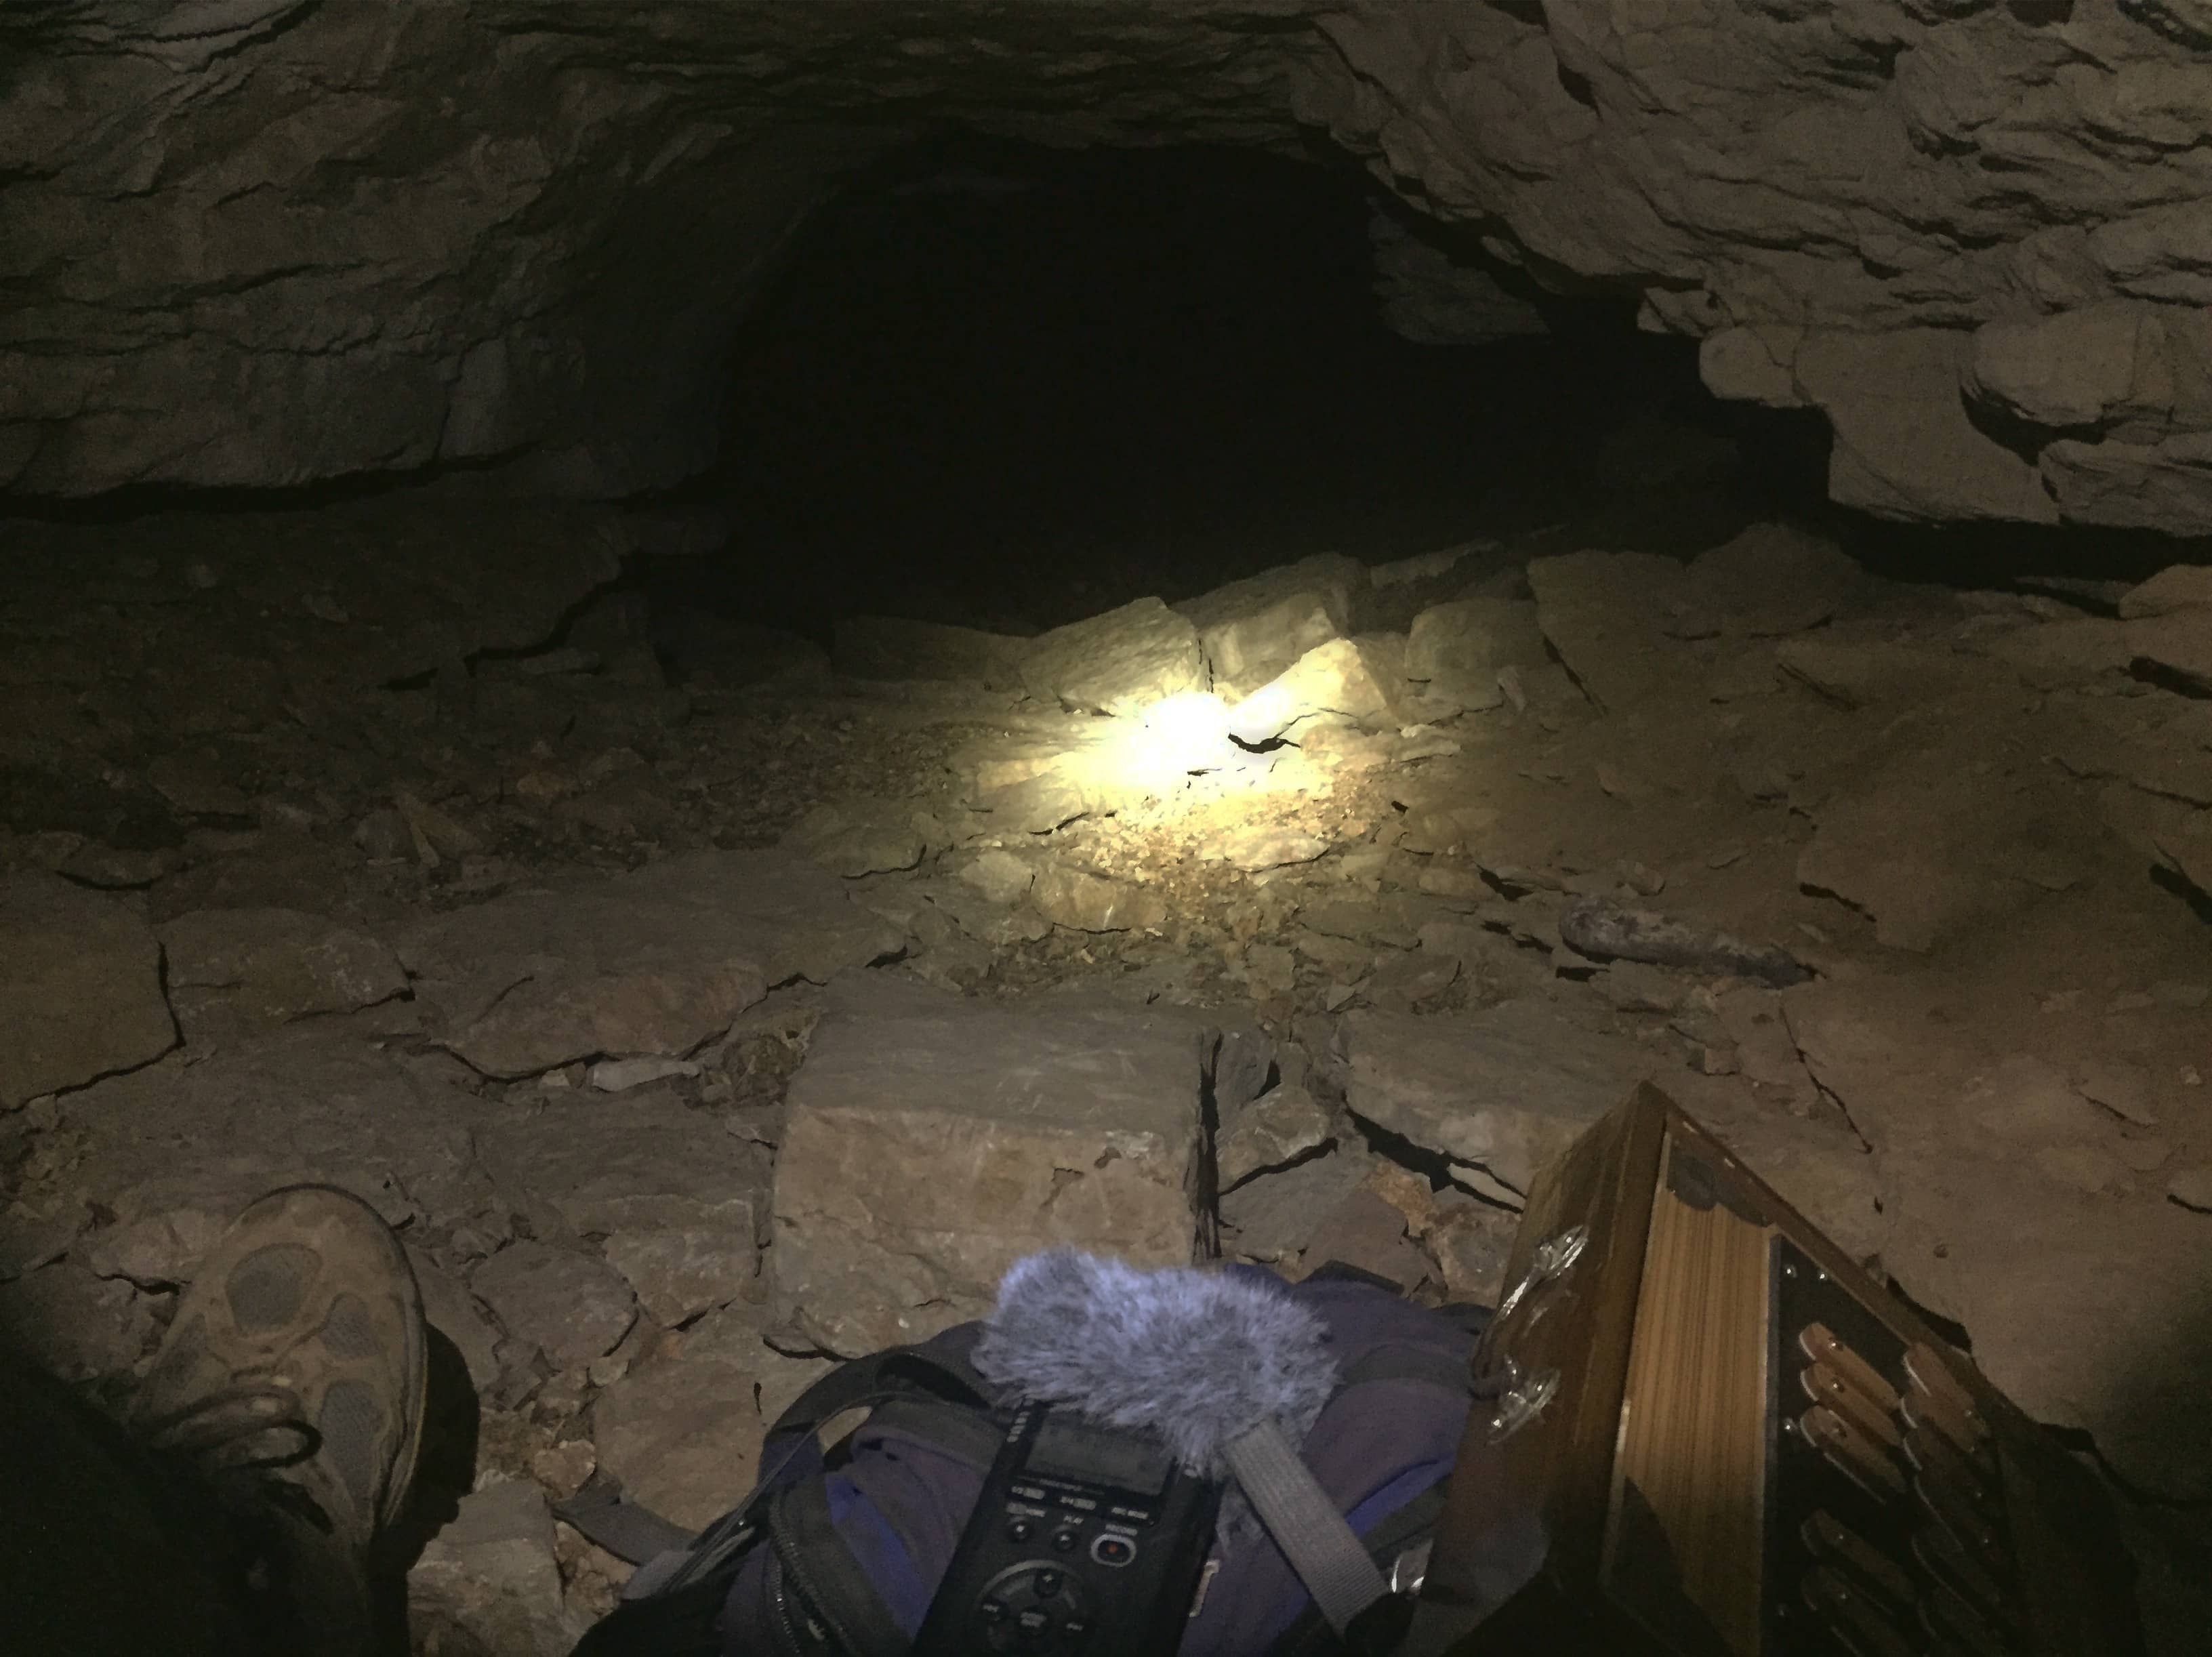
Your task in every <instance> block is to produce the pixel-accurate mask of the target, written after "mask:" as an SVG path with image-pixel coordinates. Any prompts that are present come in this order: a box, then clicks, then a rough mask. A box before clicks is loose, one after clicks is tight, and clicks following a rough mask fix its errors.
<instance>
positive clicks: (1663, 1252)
mask: <svg viewBox="0 0 2212 1657" xmlns="http://www.w3.org/2000/svg"><path fill="white" fill-rule="evenodd" d="M1506 1282H1507V1283H1508V1284H1511V1285H1514V1287H1512V1288H1511V1289H1510V1290H1509V1291H1508V1294H1507V1296H1506V1297H1505V1301H1504V1304H1502V1305H1501V1307H1500V1308H1499V1313H1498V1320H1497V1321H1496V1323H1495V1324H1494V1325H1493V1326H1492V1331H1491V1333H1490V1335H1489V1337H1488V1338H1486V1341H1485V1343H1484V1347H1483V1350H1482V1351H1481V1352H1480V1354H1479V1355H1478V1356H1477V1358H1476V1360H1475V1364H1476V1375H1477V1383H1478V1388H1479V1390H1480V1392H1481V1393H1484V1394H1486V1396H1482V1397H1480V1398H1479V1399H1478V1401H1477V1403H1476V1405H1475V1407H1474V1412H1473V1414H1472V1415H1471V1416H1470V1417H1469V1422H1468V1430H1467V1435H1466V1438H1465V1440H1464V1442H1462V1446H1461V1449H1460V1463H1459V1467H1458V1470H1457V1472H1455V1475H1454V1477H1453V1480H1452V1484H1451V1489H1450V1493H1449V1504H1448V1507H1447V1508H1446V1512H1445V1515H1444V1519H1443V1525H1442V1527H1441V1529H1440V1531H1439V1533H1438V1536H1437V1546H1436V1551H1435V1554H1434V1557H1433V1558H1432V1560H1431V1563H1430V1566H1429V1571H1428V1577H1427V1581H1426V1582H1425V1585H1424V1587H1423V1589H1422V1598H1421V1611H1420V1613H1419V1618H1418V1619H1417V1622H1416V1627H1415V1636H1414V1639H1413V1642H1411V1644H1410V1646H1409V1649H1410V1650H1412V1651H1414V1652H1419V1653H1424V1654H1443V1653H1452V1654H1468V1657H1474V1654H1492V1653H1520V1652H1528V1653H1531V1654H1538V1653H1541V1654H1545V1657H1552V1654H1556V1653H1560V1652H1563V1651H1565V1652H1583V1651H1589V1652H1604V1653H1607V1654H1620V1657H1643V1654H1654V1657H1656V1654H1662V1653H1663V1654H1668V1657H1783V1654H1789V1657H1796V1654H1800V1653H1802V1654H1806V1657H1906V1654H1927V1657H2014V1654H2018V1657H2062V1654H2063V1657H2106V1654H2110V1657H2122V1654H2128V1653H2131V1652H2135V1651H2137V1650H2139V1649H2140V1644H2141V1641H2140V1636H2139V1634H2138V1632H2137V1630H2136V1616H2135V1610H2134V1603H2133V1599H2132V1595H2131V1593H2130V1591H2129V1588H2128V1587H2127V1567H2126V1564H2125V1563H2124V1558H2125V1557H2124V1554H2123V1553H2122V1551H2121V1550H2120V1547H2119V1545H2118V1541H2117V1540H2116V1539H2115V1535H2114V1533H2113V1530H2112V1525H2111V1524H2110V1522H2109V1519H2108V1517H2107V1510H2106V1507H2105V1505H2104V1503H2103V1501H2102V1498H2101V1492H2100V1490H2098V1488H2097V1486H2096V1484H2095V1481H2094V1480H2093V1478H2090V1477H2089V1476H2088V1475H2087V1474H2086V1473H2085V1472H2083V1470H2082V1469H2081V1467H2079V1466H2076V1465H2075V1462H2074V1461H2073V1460H2071V1459H2070V1457H2069V1455H2068V1454H2066V1453H2065V1452H2064V1451H2063V1449H2062V1448H2060V1447H2059V1446H2058V1445H2057V1444H2056V1443H2055V1442H2052V1441H2051V1438H2050V1436H2049V1435H2047V1434H2046V1433H2045V1432H2044V1431H2043V1430H2042V1429H2039V1428H2038V1427H2037V1426H2036V1425H2035V1424H2034V1423H2032V1422H2030V1421H2029V1420H2028V1419H2027V1417H2024V1416H2023V1415H2021V1412H2020V1411H2018V1410H2017V1409H2015V1407H2014V1406H2013V1405H2011V1404H2009V1403H2008V1402H2007V1400H2006V1399H2004V1398H2003V1397H2002V1395H2000V1394H1999V1393H1996V1391H1994V1390H1993V1389H1992V1388H1991V1387H1990V1386H1989V1384H1988V1383H1987V1382H1986V1381H1984V1380H1983V1379H1982V1378H1981V1376H1980V1375H1978V1373H1977V1372H1976V1371H1975V1369H1973V1367H1972V1364H1971V1363H1970V1362H1968V1361H1967V1360H1966V1358H1965V1357H1962V1356H1961V1355H1960V1353H1959V1352H1958V1351H1957V1350H1955V1349H1954V1348H1952V1347H1951V1346H1949V1345H1948V1344H1946V1343H1945V1341H1944V1340H1943V1338H1942V1337H1941V1336H1940V1335H1938V1334H1937V1333H1936V1331H1934V1330H1933V1329H1932V1328H1930V1327H1929V1326H1927V1324H1926V1323H1925V1322H1924V1321H1923V1320H1921V1319H1920V1318H1918V1317H1917V1316H1916V1315H1915V1314H1914V1313H1913V1312H1912V1310H1911V1308H1909V1307H1907V1306H1905V1304H1904V1303H1903V1302H1900V1301H1899V1300H1898V1299H1897V1298H1896V1297H1894V1296H1892V1295H1890V1294H1888V1293H1887V1292H1886V1291H1885V1290H1882V1289H1881V1287H1880V1286H1879V1285H1878V1284H1875V1282H1874V1280H1873V1279H1872V1278H1869V1276H1868V1275H1867V1274H1866V1272H1863V1271H1862V1270H1860V1269H1859V1267H1857V1266H1856V1265H1854V1264H1853V1263H1852V1262H1851V1261H1850V1259H1847V1258H1846V1257H1845V1256H1844V1254H1843V1253H1841V1252H1840V1251H1839V1250H1838V1249H1837V1248H1836V1247H1834V1246H1833V1245H1832V1244H1831V1243H1830V1242H1829V1241H1827V1239H1826V1238H1825V1237H1823V1236H1822V1235H1820V1233H1819V1232H1818V1231H1816V1230H1815V1229H1814V1228H1813V1227H1812V1226H1811V1225H1810V1224H1809V1223H1808V1222H1807V1221H1806V1220H1805V1219H1804V1217H1802V1215H1800V1214H1798V1213H1797V1212H1796V1211H1794V1210H1793V1209H1791V1208H1790V1206H1789V1205H1787V1204H1786V1203H1784V1202H1783V1201H1782V1199H1780V1198H1779V1197H1778V1196H1776V1195H1775V1193H1773V1192H1772V1191H1771V1190H1770V1189H1769V1188H1768V1187H1766V1186H1765V1184H1764V1183H1763V1182H1761V1181H1759V1179H1758V1177H1757V1176H1756V1175H1754V1174H1753V1173H1752V1172H1751V1171H1750V1170H1749V1169H1747V1168H1744V1167H1742V1166H1741V1164H1740V1163H1739V1162H1737V1161H1736V1160H1735V1157H1733V1156H1731V1155H1730V1154H1729V1152H1728V1151H1727V1150H1726V1149H1724V1148H1723V1146H1722V1145H1721V1144H1719V1143H1718V1142H1717V1141H1716V1140H1715V1139H1713V1138H1711V1136H1710V1135H1708V1134H1706V1133H1705V1132H1704V1131H1703V1130H1701V1129H1700V1128H1699V1126H1698V1125H1697V1124H1696V1123H1695V1122H1693V1121H1692V1120H1690V1119H1689V1118H1688V1117H1687V1116H1686V1115H1685V1114H1683V1113H1682V1112H1681V1110H1680V1108H1677V1107H1676V1106H1675V1105H1674V1103H1673V1102H1671V1101H1669V1100H1668V1099H1667V1098H1666V1096H1664V1095H1662V1094H1661V1093H1660V1092H1658V1091H1657V1090H1656V1089H1652V1088H1650V1087H1645V1088H1643V1089H1639V1090H1638V1093H1637V1094H1636V1096H1634V1097H1633V1098H1632V1099H1631V1100H1630V1101H1629V1102H1627V1103H1626V1104H1625V1105H1624V1106H1622V1107H1621V1108H1620V1109H1619V1110H1617V1111H1615V1112H1613V1114H1611V1115H1609V1116H1607V1118H1606V1119H1605V1120H1603V1121H1601V1122H1600V1123H1599V1124H1598V1125H1597V1126H1595V1127H1593V1128H1592V1129H1591V1130H1590V1131H1589V1133H1587V1134H1586V1135H1584V1137H1583V1138H1582V1139H1581V1140H1579V1141H1578V1142H1577V1144H1576V1145H1575V1147H1574V1148H1573V1150H1571V1151H1570V1152H1569V1153H1568V1154H1567V1155H1566V1156H1564V1157H1563V1158H1561V1159H1560V1160H1559V1162H1558V1163H1557V1164H1556V1165H1555V1166H1553V1168H1550V1169H1548V1170H1547V1172H1546V1174H1544V1176H1543V1177H1542V1178H1541V1179H1540V1180H1539V1181H1537V1183H1536V1186H1535V1188H1534V1191H1533V1192H1532V1193H1530V1196H1529V1199H1528V1211H1527V1213H1526V1215H1525V1217H1523V1219H1522V1225H1521V1230H1520V1235H1519V1237H1518V1240H1517V1241H1516V1245H1515V1247H1514V1252H1513V1259H1512V1261H1511V1264H1510V1267H1509V1268H1508V1271H1507V1274H1506Z"/></svg>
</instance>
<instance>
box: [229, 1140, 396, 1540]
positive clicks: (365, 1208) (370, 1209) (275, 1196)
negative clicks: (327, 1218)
mask: <svg viewBox="0 0 2212 1657" xmlns="http://www.w3.org/2000/svg"><path fill="white" fill-rule="evenodd" d="M300 1192H312V1193H314V1194H316V1195H317V1196H319V1197H340V1198H343V1199H345V1200H346V1201H347V1202H348V1203H349V1204H351V1205H353V1206H355V1207H356V1208H358V1209H360V1210H361V1211H362V1212H363V1213H364V1214H366V1215H367V1216H368V1217H369V1219H370V1220H372V1221H374V1231H375V1233H376V1235H377V1238H378V1241H379V1246H380V1247H382V1248H383V1250H384V1251H385V1255H386V1259H388V1260H389V1261H390V1263H391V1265H392V1267H393V1269H394V1273H395V1276H396V1277H397V1278H398V1282H400V1283H401V1284H404V1285H405V1288H404V1292H403V1294H402V1297H401V1298H402V1300H403V1302H404V1308H405V1310H406V1314H407V1315H406V1316H405V1317H404V1318H403V1319H402V1320H401V1321H402V1323H404V1325H405V1326H406V1331H407V1350H406V1351H405V1352H404V1353H403V1354H401V1357H400V1363H401V1367H402V1369H404V1372H405V1381H404V1393H403V1395H402V1398H401V1400H400V1411H401V1416H402V1419H403V1420H404V1422H405V1423H406V1430H405V1434H404V1436H403V1438H402V1439H401V1441H400V1444H399V1447H398V1453H397V1454H396V1455H395V1456H394V1457H393V1459H392V1470H391V1472H390V1474H389V1479H390V1482H389V1484H387V1485H386V1490H385V1499H384V1500H383V1501H382V1502H379V1503H378V1504H377V1513H376V1523H377V1527H378V1528H379V1529H380V1530H390V1529H391V1528H392V1527H393V1526H394V1525H395V1524H397V1523H398V1519H399V1515H400V1514H401V1513H402V1512H404V1510H405V1508H406V1506H407V1499H408V1497H409V1496H410V1494H411V1493H412V1492H413V1490H414V1485H415V1465H416V1460H418V1458H419V1457H420V1456H421V1454H422V1425H423V1417H424V1415H425V1413H426V1406H427V1403H428V1396H429V1390H430V1346H429V1340H428V1334H427V1330H428V1324H427V1323H426V1321H425V1320H424V1318H423V1315H422V1284H420V1283H419V1282H417V1281H416V1277H415V1266H414V1262H412V1261H411V1260H410V1259H408V1258H407V1248H406V1245H405V1244H404V1243H402V1242H401V1241H399V1237H398V1234H397V1233H396V1232H394V1231H393V1230H392V1227H391V1225H390V1223H388V1222H387V1221H386V1219H385V1217H384V1216H383V1215H381V1214H380V1213H378V1212H377V1211H376V1205H374V1203H371V1202H369V1201H368V1200H367V1199H364V1198H362V1197H360V1196H357V1195H356V1194H355V1193H353V1192H350V1191H348V1190H346V1189H345V1188H344V1187H341V1186H334V1185H319V1184H317V1183H315V1182H313V1181H302V1182H301V1183H300V1184H298V1185H288V1186H279V1187H277V1188H276V1190H274V1191H271V1192H269V1193H265V1194H264V1195H263V1196H261V1197H259V1198H257V1199H255V1200H254V1201H253V1202H252V1204H251V1205H249V1208H248V1211H249V1212H250V1211H252V1209H254V1208H258V1207H260V1206H261V1205H262V1204H263V1203H274V1202H279V1201H281V1200H282V1199H284V1198H286V1197H289V1196H292V1195H294V1194H295V1193H300Z"/></svg>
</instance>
